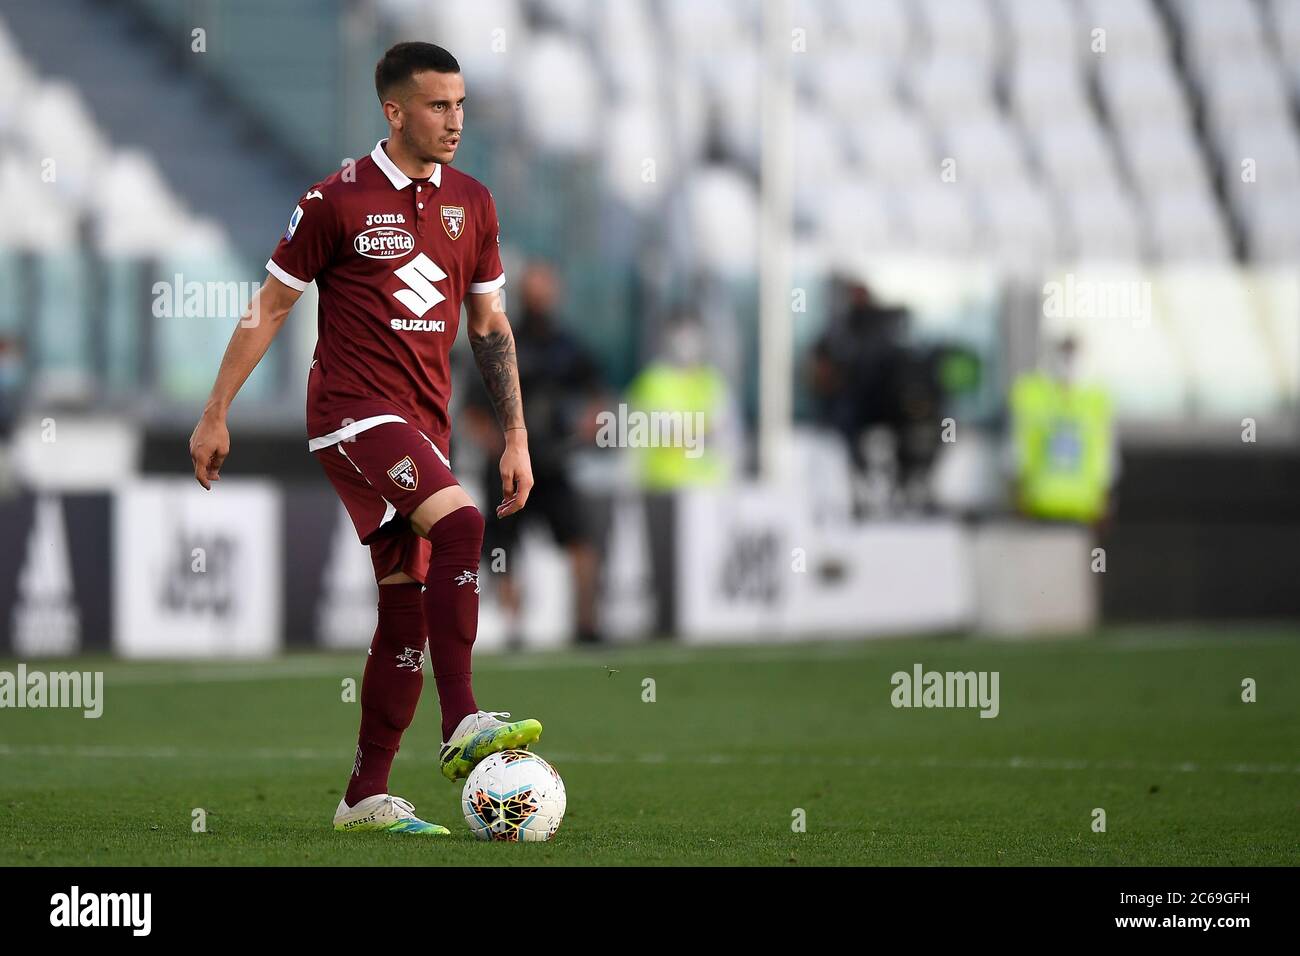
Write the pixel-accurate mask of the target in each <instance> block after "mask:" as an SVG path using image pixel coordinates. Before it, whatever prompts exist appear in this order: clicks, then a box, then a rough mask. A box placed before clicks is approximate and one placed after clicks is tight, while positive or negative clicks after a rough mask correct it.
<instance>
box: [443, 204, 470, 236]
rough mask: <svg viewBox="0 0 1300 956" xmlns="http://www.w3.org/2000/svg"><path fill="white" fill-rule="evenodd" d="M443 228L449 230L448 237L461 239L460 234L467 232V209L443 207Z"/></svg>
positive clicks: (462, 207)
mask: <svg viewBox="0 0 1300 956" xmlns="http://www.w3.org/2000/svg"><path fill="white" fill-rule="evenodd" d="M442 228H443V229H446V230H447V235H449V236H451V238H453V239H459V238H460V234H461V233H462V232H464V231H465V207H464V206H443V207H442Z"/></svg>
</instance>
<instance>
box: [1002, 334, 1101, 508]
mask: <svg viewBox="0 0 1300 956" xmlns="http://www.w3.org/2000/svg"><path fill="white" fill-rule="evenodd" d="M1077 352H1078V349H1077V345H1076V343H1075V341H1074V340H1073V339H1071V338H1067V339H1064V340H1062V341H1061V342H1060V343H1059V344H1058V346H1057V348H1056V349H1055V354H1054V356H1053V361H1052V362H1051V363H1050V368H1049V370H1048V371H1034V372H1026V373H1024V374H1022V375H1020V376H1018V377H1017V378H1016V380H1015V381H1014V383H1013V384H1012V387H1011V427H1012V442H1013V447H1014V451H1015V460H1016V489H1017V503H1018V506H1019V508H1020V511H1021V512H1022V513H1024V514H1026V515H1028V516H1030V517H1033V518H1041V519H1046V520H1054V521H1071V522H1078V523H1082V524H1094V523H1096V522H1098V521H1100V520H1101V519H1102V518H1103V517H1105V515H1106V513H1107V510H1108V507H1109V500H1110V489H1111V486H1112V484H1113V482H1114V478H1115V475H1116V474H1117V457H1118V456H1117V455H1116V441H1115V426H1114V422H1113V420H1112V416H1111V406H1110V399H1109V397H1108V396H1107V395H1106V392H1105V391H1104V390H1103V389H1101V388H1100V387H1098V386H1096V385H1089V384H1085V383H1082V382H1079V381H1078V377H1077Z"/></svg>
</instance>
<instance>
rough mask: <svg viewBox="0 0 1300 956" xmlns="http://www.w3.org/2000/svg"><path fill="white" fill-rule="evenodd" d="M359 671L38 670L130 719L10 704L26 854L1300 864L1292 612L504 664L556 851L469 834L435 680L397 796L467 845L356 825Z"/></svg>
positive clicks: (307, 657)
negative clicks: (1042, 638) (80, 678)
mask: <svg viewBox="0 0 1300 956" xmlns="http://www.w3.org/2000/svg"><path fill="white" fill-rule="evenodd" d="M363 662H364V653H363V652H357V653H351V654H304V655H290V656H287V657H284V658H280V659H277V660H272V661H265V662H248V661H243V662H229V661H227V662H192V663H174V662H171V663H169V662H140V663H132V662H119V661H107V660H99V661H84V660H83V661H78V662H50V663H48V664H37V663H34V662H30V661H29V662H27V663H28V667H29V668H42V669H49V670H59V669H66V668H71V667H76V668H77V669H97V668H102V669H103V670H104V671H105V704H104V713H103V716H102V717H101V718H100V719H98V720H87V719H84V718H82V716H81V715H80V713H79V712H74V711H66V710H10V709H5V710H0V864H4V865H42V864H61V865H85V864H91V865H93V864H112V865H133V864H182V865H188V864H193V865H225V864H240V865H250V864H251V865H262V864H272V865H297V864H305V865H330V864H349V865H367V864H374V865H385V866H388V865H412V866H440V865H446V864H452V865H479V864H483V865H499V864H551V865H557V864H558V865H566V864H567V865H574V864H582V865H585V864H695V865H698V864H706V865H707V864H742V865H776V866H800V865H819V864H822V865H825V864H830V865H839V864H852V865H863V864H868V865H869V864H895V865H900V864H901V865H933V864H972V865H1023V864H1034V865H1042V864H1062V865H1075V864H1077V865H1097V864H1119V865H1128V864H1143V865H1174V864H1178V865H1199V864H1291V865H1294V864H1296V863H1297V862H1300V850H1298V849H1297V848H1298V847H1300V813H1298V812H1297V797H1298V794H1300V635H1297V634H1296V633H1295V632H1294V631H1289V630H1285V629H1283V628H1280V627H1279V628H1240V627H1239V628H1235V629H1231V630H1220V631H1214V630H1210V629H1208V628H1162V629H1160V630H1158V631H1153V630H1127V631H1115V630H1112V631H1108V632H1106V633H1103V634H1101V635H1099V636H1097V637H1094V638H1091V639H1088V640H1072V641H1053V642H1033V643H997V642H988V641H972V640H956V639H926V640H888V641H862V642H853V643H826V644H820V643H819V644H806V645H761V646H751V647H745V648H735V649H731V648H713V649H694V648H686V647H682V646H679V645H674V644H667V643H665V644H655V645H650V646H638V647H633V648H626V649H617V650H616V649H610V650H598V651H593V652H583V653H577V652H564V653H542V654H535V655H529V656H521V657H515V658H507V657H491V656H487V655H482V656H480V658H479V659H478V660H477V661H476V678H475V687H476V693H477V696H478V700H479V705H480V706H482V707H484V708H487V709H503V710H509V711H511V712H512V713H513V714H514V715H516V716H525V715H526V716H535V717H537V718H539V719H540V720H541V721H542V722H543V724H544V725H545V732H544V734H543V736H542V740H541V742H540V743H539V745H538V746H537V747H536V748H535V749H536V750H537V751H538V752H539V753H540V754H542V755H543V756H545V757H547V758H548V759H550V760H551V761H552V763H553V764H554V765H555V766H556V768H557V769H558V770H559V771H560V773H561V774H562V775H563V777H564V779H565V783H566V785H567V787H568V795H569V806H568V815H567V817H566V819H565V822H564V825H563V826H562V827H561V828H560V831H559V834H558V835H557V836H556V838H555V840H554V841H553V842H551V843H549V844H531V845H515V844H487V843H480V842H478V841H476V840H474V839H473V837H472V836H471V835H470V833H469V830H468V828H467V827H466V826H465V824H464V821H463V820H462V819H461V816H460V810H459V795H460V786H459V785H456V786H453V785H451V784H449V783H447V782H446V781H445V780H443V779H442V777H441V776H439V775H438V774H437V771H436V768H435V756H436V752H437V744H438V730H437V723H438V722H437V707H436V703H435V697H434V687H433V682H432V680H426V689H425V697H424V699H423V700H422V702H421V705H420V710H419V712H418V713H417V715H416V719H415V724H414V726H413V727H412V728H411V730H410V731H408V733H407V737H406V741H405V745H404V747H403V749H402V751H401V753H400V754H399V756H398V758H397V762H396V764H395V766H394V772H393V778H392V789H393V791H394V792H395V793H397V794H400V795H402V796H405V797H407V798H408V799H410V800H412V801H413V802H414V804H415V805H416V808H417V810H418V811H420V813H421V815H422V816H423V817H424V818H425V819H428V820H434V821H437V822H440V823H443V824H445V825H446V826H448V827H450V828H451V830H452V835H451V836H450V837H443V838H440V839H438V838H435V839H418V838H409V837H399V836H390V835H387V834H336V833H334V832H333V831H332V830H331V828H330V818H331V816H332V814H333V810H334V807H335V805H336V804H337V802H338V799H339V796H340V793H341V789H342V787H343V786H344V784H345V783H346V779H347V775H348V772H349V771H350V769H351V763H352V751H353V746H354V741H355V736H354V735H355V733H356V729H357V722H358V719H359V713H360V712H359V706H358V705H357V704H356V703H345V702H344V701H343V700H342V699H341V698H342V689H341V688H342V681H343V679H344V678H346V677H353V678H358V679H359V677H360V670H361V667H362V666H363ZM917 662H920V663H922V664H923V665H924V666H925V668H926V669H927V670H940V671H947V670H963V671H964V670H996V671H998V672H999V673H1000V688H999V689H1000V708H1001V712H1000V714H999V716H998V717H997V718H995V719H981V718H980V717H979V716H978V714H977V712H976V711H975V710H956V709H952V710H942V709H931V710H924V709H912V710H905V709H895V708H893V707H892V706H891V704H890V691H891V689H892V688H891V685H890V675H891V674H892V673H894V672H895V671H898V670H904V671H910V670H911V668H912V665H913V664H914V663H917ZM14 669H15V664H14V663H13V662H0V670H10V671H13V670H14ZM1247 677H1250V678H1253V679H1254V680H1255V681H1256V682H1257V687H1258V691H1257V692H1258V700H1257V701H1256V702H1254V703H1245V702H1243V701H1242V699H1241V682H1242V680H1243V678H1247ZM645 678H653V679H654V682H655V683H654V696H655V700H654V701H653V702H645V701H643V699H642V698H643V681H644V679H645ZM1098 807H1100V808H1102V809H1104V810H1105V813H1106V830H1105V832H1102V833H1098V832H1093V819H1094V818H1093V810H1094V808H1098ZM196 808H202V809H203V810H204V811H205V812H206V819H207V831H206V832H203V833H195V832H193V831H192V828H191V821H192V811H193V810H194V809H196ZM797 810H803V811H804V816H805V818H806V831H805V832H795V831H794V829H793V828H792V823H793V822H794V821H795V819H796V815H797V814H796V811H797Z"/></svg>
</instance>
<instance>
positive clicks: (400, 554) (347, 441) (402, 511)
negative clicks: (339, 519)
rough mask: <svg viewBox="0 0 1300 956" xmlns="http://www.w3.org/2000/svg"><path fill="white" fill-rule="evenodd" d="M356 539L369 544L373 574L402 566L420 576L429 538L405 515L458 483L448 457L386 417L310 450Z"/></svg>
mask: <svg viewBox="0 0 1300 956" xmlns="http://www.w3.org/2000/svg"><path fill="white" fill-rule="evenodd" d="M315 455H316V458H317V460H319V461H320V463H321V467H322V468H324V469H325V475H326V477H328V478H329V480H330V484H332V485H333V486H334V490H335V491H337V492H338V495H339V498H340V499H341V500H342V501H343V507H344V508H346V509H347V511H348V515H349V517H351V518H352V524H353V526H354V527H355V528H356V529H357V537H358V538H360V539H361V543H362V544H365V545H369V546H370V560H371V563H373V564H374V566H375V580H376V581H380V580H383V579H384V578H386V577H388V576H389V575H390V574H395V573H397V572H398V571H405V572H406V573H407V574H409V575H410V576H411V577H413V578H414V579H415V580H417V581H420V582H423V581H424V578H425V575H426V574H428V572H429V542H428V539H426V538H422V537H421V536H420V535H418V534H416V533H415V531H414V530H412V528H411V526H410V524H409V522H408V521H407V519H408V518H409V517H410V515H411V512H413V511H415V509H416V508H418V507H419V506H420V505H421V504H422V503H423V502H424V501H425V500H426V499H428V498H429V497H430V496H431V495H433V494H434V493H436V492H438V491H441V490H442V489H443V488H447V487H449V486H451V485H454V484H458V482H457V481H456V476H455V475H453V474H452V473H451V463H450V462H449V461H448V459H447V458H446V456H444V455H443V453H442V452H441V451H440V450H439V449H438V448H437V446H435V445H434V443H433V442H432V441H431V440H430V439H429V437H428V436H427V435H425V434H424V432H422V431H420V429H418V428H416V427H415V426H414V425H411V424H409V423H407V422H404V421H387V422H384V423H382V424H378V425H375V426H373V427H371V428H367V429H365V430H364V431H361V432H358V433H357V434H354V435H350V436H349V437H347V438H344V439H343V440H342V441H339V442H337V443H336V444H333V445H327V446H326V447H324V448H321V449H318V450H317V451H316V452H315Z"/></svg>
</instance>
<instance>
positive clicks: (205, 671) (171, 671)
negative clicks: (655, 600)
mask: <svg viewBox="0 0 1300 956" xmlns="http://www.w3.org/2000/svg"><path fill="white" fill-rule="evenodd" d="M1285 643H1288V642H1286V641H1285V640H1279V639H1277V638H1262V639H1252V638H1248V637H1247V638H1238V639H1234V640H1232V641H1231V642H1230V645H1231V646H1233V647H1241V646H1243V645H1256V646H1259V645H1262V646H1267V645H1271V644H1285ZM1218 644H1219V642H1218V641H1217V640H1215V639H1213V638H1201V637H1196V638H1156V637H1141V638H1133V639H1123V640H1115V641H1095V642H1091V643H1079V642H1072V643H1071V644H1070V648H1071V649H1072V650H1086V651H1090V652H1108V653H1133V652H1148V651H1166V650H1185V649H1187V648H1189V647H1214V646H1216V645H1218ZM1053 646H1056V645H1054V644H1053V642H1051V641H1043V642H1034V641H1025V642H1010V641H970V642H965V643H960V644H949V643H944V644H933V643H930V642H927V641H920V642H918V643H917V645H916V655H917V656H919V657H927V656H930V657H933V656H935V655H940V656H945V655H947V654H949V653H951V652H954V651H955V652H957V653H958V654H960V653H962V652H965V651H989V652H991V653H993V654H994V655H995V656H1004V655H1007V654H1010V653H1015V652H1017V651H1020V650H1024V651H1027V652H1034V651H1037V650H1040V649H1043V650H1046V649H1050V648H1052V647H1053ZM902 647H903V644H902V642H899V641H896V640H890V641H889V644H888V647H887V648H884V647H882V646H881V645H878V644H875V643H873V642H870V641H867V642H865V643H864V642H858V641H855V642H851V643H844V644H824V643H822V644H810V645H797V644H796V645H791V644H782V645H777V646H772V647H762V646H753V645H751V646H748V647H735V648H728V647H726V646H725V645H708V646H697V647H679V648H673V649H669V650H662V651H657V652H655V653H652V654H639V653H637V648H636V645H627V646H626V647H620V648H614V649H611V653H610V654H609V656H608V658H606V659H602V658H601V657H600V656H597V655H596V654H592V655H591V656H590V657H586V656H567V655H566V656H554V655H551V654H546V653H542V654H519V655H514V656H507V655H504V654H501V655H497V654H484V655H481V656H479V657H478V658H477V659H476V661H475V664H476V669H477V670H480V671H483V672H489V671H498V670H502V671H547V670H590V671H594V672H596V673H600V674H603V673H605V672H606V671H607V670H613V671H616V672H617V671H619V670H625V669H627V668H631V667H656V666H672V665H678V664H693V663H696V662H698V661H700V660H701V659H702V658H707V659H710V660H716V661H719V662H722V663H734V664H760V663H766V662H773V663H779V662H783V661H796V662H807V663H818V662H822V661H841V660H856V659H862V660H865V659H870V658H872V657H876V656H880V655H881V654H882V653H883V652H885V651H887V652H888V653H889V654H890V656H891V657H892V656H895V655H896V654H897V653H898V652H900V651H901V650H902ZM365 660H366V658H365V653H364V650H358V651H357V652H356V656H355V657H346V656H343V655H340V656H337V657H330V658H324V659H322V658H319V657H287V658H273V659H271V660H257V661H213V662H204V663H198V662H196V663H188V664H161V665H159V664H155V663H153V662H141V663H140V664H139V665H138V668H139V669H137V670H133V669H132V667H131V665H129V664H123V663H121V662H118V661H114V662H111V663H108V664H107V665H105V666H103V670H104V679H105V682H106V683H108V684H110V685H111V686H114V687H133V686H148V685H159V684H219V683H245V682H246V683H254V682H257V681H268V680H302V679H313V678H325V677H336V678H340V679H341V678H343V677H358V676H360V673H361V670H362V669H363V668H364V667H365ZM28 666H29V667H34V666H36V665H32V664H29V665H28ZM42 666H44V667H46V669H56V670H57V669H59V668H58V666H57V664H56V663H55V662H46V663H45V664H43V665H42ZM63 666H64V667H65V668H67V667H69V666H70V667H71V668H72V669H85V665H82V666H80V667H78V663H77V662H76V661H75V660H73V661H68V662H67V663H65V664H64V665H63Z"/></svg>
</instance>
